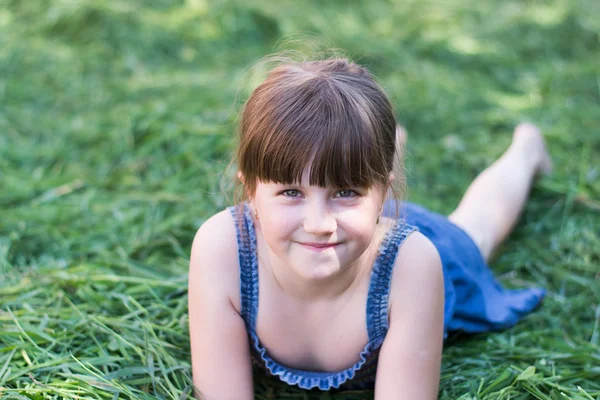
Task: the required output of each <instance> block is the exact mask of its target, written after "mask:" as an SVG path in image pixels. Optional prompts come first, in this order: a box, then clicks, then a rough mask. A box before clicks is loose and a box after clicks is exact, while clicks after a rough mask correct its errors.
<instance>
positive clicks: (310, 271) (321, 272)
mask: <svg viewBox="0 0 600 400" xmlns="http://www.w3.org/2000/svg"><path fill="white" fill-rule="evenodd" d="M295 269H296V273H298V275H300V276H301V277H302V278H304V279H306V280H307V281H322V280H325V279H327V278H330V277H332V276H334V275H336V274H337V273H338V272H340V270H341V268H340V266H339V264H337V265H332V264H325V265H318V266H314V267H312V268H310V267H309V268H295Z"/></svg>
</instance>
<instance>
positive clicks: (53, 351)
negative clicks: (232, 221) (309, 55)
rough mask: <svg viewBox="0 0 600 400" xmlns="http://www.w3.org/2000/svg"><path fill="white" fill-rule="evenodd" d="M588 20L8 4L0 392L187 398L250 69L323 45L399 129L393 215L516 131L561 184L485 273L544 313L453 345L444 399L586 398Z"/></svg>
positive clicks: (188, 3)
mask: <svg viewBox="0 0 600 400" xmlns="http://www.w3.org/2000/svg"><path fill="white" fill-rule="evenodd" d="M599 4H600V3H598V2H597V1H595V0H577V1H575V0H573V1H567V0H560V1H557V2H554V3H547V2H541V1H529V2H522V1H516V0H515V1H503V2H495V1H492V0H484V1H481V2H476V3H473V2H466V1H463V0H458V1H446V2H439V1H429V0H426V1H417V0H409V1H373V2H369V3H368V4H367V3H358V2H321V1H317V0H308V1H306V2H303V3H302V4H301V5H299V4H296V3H290V2H282V3H278V2H277V3H274V2H270V1H266V0H258V1H255V2H252V3H251V4H250V3H243V2H241V1H238V0H231V1H214V2H212V1H206V0H185V1H168V0H167V1H163V0H149V1H137V0H130V1H119V0H106V1H104V0H89V1H59V2H56V1H54V2H53V1H41V2H25V1H18V0H9V1H8V2H6V5H5V6H3V7H2V8H1V9H0V72H1V74H0V99H2V104H1V105H0V276H1V277H2V278H1V279H0V397H2V398H15V399H17V398H19V399H21V398H32V399H41V398H93V399H101V398H102V399H104V398H120V399H155V398H161V399H184V398H191V396H192V394H191V390H192V386H191V385H192V380H191V365H190V350H189V337H188V330H187V329H188V327H187V324H188V319H187V268H188V258H189V251H190V246H191V242H192V240H193V237H194V234H195V232H196V230H197V228H198V227H199V226H200V225H201V224H202V223H203V222H204V221H205V220H206V219H207V218H209V217H210V216H211V215H213V214H214V213H215V212H217V211H219V210H222V209H223V208H224V207H226V206H227V205H229V204H230V203H231V193H230V191H228V188H230V187H231V181H232V179H233V173H234V171H232V170H229V171H227V172H226V173H224V169H225V167H226V165H227V163H228V162H229V160H230V157H231V152H232V150H233V148H234V133H235V129H234V128H235V119H236V115H235V113H236V111H237V110H236V108H235V107H236V106H238V105H239V104H240V102H241V101H242V100H243V99H244V98H245V96H247V94H248V93H249V92H250V91H251V90H252V89H254V88H255V87H256V86H257V85H258V84H259V83H260V82H261V81H262V79H264V76H265V73H266V70H265V66H259V67H257V69H255V70H254V71H249V68H250V67H251V66H252V65H253V64H254V63H255V62H256V61H257V60H258V59H259V58H260V57H262V56H264V55H266V54H269V53H271V52H273V51H274V50H275V49H278V48H281V47H283V48H285V49H290V48H291V49H300V50H307V49H311V48H314V47H318V46H317V45H318V44H319V43H320V44H326V45H328V46H332V47H339V48H342V49H343V50H345V51H347V53H348V54H349V55H350V56H351V57H354V58H355V59H357V60H359V62H360V63H361V64H363V65H365V66H367V67H368V68H369V69H370V70H371V71H372V72H373V74H374V76H376V77H377V79H378V80H379V82H380V83H381V84H382V86H383V87H385V89H386V90H387V92H388V94H389V96H390V98H391V99H392V101H393V104H394V105H395V107H396V111H397V114H398V116H399V119H400V121H401V122H402V123H403V124H404V125H405V126H406V128H407V130H408V133H409V140H408V145H407V149H406V151H407V154H408V157H407V159H406V166H407V169H408V171H407V172H408V184H409V192H408V194H407V197H408V198H409V200H412V201H416V202H420V203H422V204H423V205H425V206H427V207H429V208H432V209H433V210H435V211H439V212H450V211H451V210H452V209H453V208H454V207H455V206H456V204H457V203H458V201H459V199H460V197H461V195H462V193H463V191H464V190H465V189H466V187H467V185H468V183H469V182H470V181H471V180H472V179H473V178H474V177H475V176H476V175H477V173H478V172H479V171H481V170H482V169H483V168H484V167H485V166H487V165H488V164H489V163H490V162H492V161H493V160H494V159H495V158H496V157H498V156H499V155H500V154H501V153H502V151H503V150H504V149H505V148H506V146H508V144H509V143H510V140H511V133H512V129H513V127H514V125H515V124H516V123H517V122H518V121H520V120H530V121H533V122H535V123H538V124H539V125H540V127H541V128H542V130H543V131H544V132H545V133H546V139H547V142H548V147H549V149H550V152H551V154H552V156H553V159H554V163H555V171H554V173H553V175H552V176H549V177H545V178H544V179H542V180H541V181H539V182H538V183H537V185H536V186H535V188H534V189H533V191H532V194H531V201H530V202H529V203H528V205H527V207H526V210H525V212H524V213H523V216H522V219H521V221H520V222H519V224H518V225H517V227H516V229H515V231H514V233H513V234H512V235H511V236H510V237H509V239H508V241H507V242H506V243H505V244H504V245H503V247H502V248H501V251H499V253H498V255H497V257H496V258H495V259H494V260H493V262H492V267H493V269H494V272H495V273H496V274H497V275H498V276H499V277H500V280H501V281H502V283H503V284H505V285H507V286H510V287H525V286H540V287H545V288H547V290H548V297H547V298H546V300H545V301H544V303H543V305H542V306H541V308H540V309H539V310H537V311H536V312H535V313H533V314H532V315H530V316H528V317H527V318H525V319H524V321H523V322H521V323H519V324H518V325H517V326H515V327H514V328H511V329H509V330H506V331H502V332H495V333H490V334H486V335H476V336H474V337H464V336H460V335H451V337H450V338H449V340H448V342H447V344H446V347H445V349H444V355H443V365H442V371H441V381H440V393H439V395H440V396H439V397H440V398H441V399H444V400H454V399H482V400H508V399H529V398H536V399H545V400H546V399H549V400H557V399H567V398H569V399H588V400H589V399H600V383H599V382H600V368H599V367H598V366H599V365H600V348H599V341H600V275H599V274H598V271H599V269H598V265H600V235H599V232H600V179H599V176H600V169H599V167H598V162H597V160H599V159H600V131H599V130H598V127H599V121H600V108H599V107H598V104H599V101H600V78H599V77H598V65H600V22H599V21H600V18H597V15H599V13H600V8H599V7H600V6H599ZM303 35H304V36H303ZM294 37H296V38H298V40H296V41H295V42H294V40H293V39H294ZM236 96H237V97H236ZM255 387H256V398H257V399H260V400H266V399H269V400H271V399H283V400H286V399H287V400H291V399H299V398H303V399H360V400H366V399H372V398H373V392H372V391H362V392H354V393H334V392H332V393H320V392H304V391H301V390H298V389H296V388H294V387H288V386H286V385H284V384H282V383H281V382H279V381H278V380H276V379H272V378H269V377H266V376H264V375H262V374H260V373H258V372H257V373H256V374H255Z"/></svg>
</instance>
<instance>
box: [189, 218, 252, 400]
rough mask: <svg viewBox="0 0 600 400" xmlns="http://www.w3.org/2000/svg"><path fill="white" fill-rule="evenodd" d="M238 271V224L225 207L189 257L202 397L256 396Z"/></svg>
mask: <svg viewBox="0 0 600 400" xmlns="http://www.w3.org/2000/svg"><path fill="white" fill-rule="evenodd" d="M238 271H239V269H238V259H237V243H236V239H235V227H234V225H233V218H232V217H231V215H228V214H227V212H226V211H225V213H223V212H222V213H219V214H217V215H215V216H214V217H212V218H211V219H209V220H208V221H206V222H205V223H204V224H203V225H202V227H200V229H199V230H198V232H197V234H196V237H195V238H194V243H193V245H192V254H191V258H190V275H189V288H188V298H189V300H188V301H189V303H188V307H189V320H190V342H191V350H192V371H193V378H194V386H195V393H196V398H198V399H202V400H229V399H231V400H245V399H253V398H254V394H253V386H252V367H251V362H250V350H249V345H248V338H247V333H246V328H245V326H244V321H243V319H242V317H241V316H240V315H239V313H238V311H237V310H239V272H238ZM236 303H237V304H236ZM236 305H237V308H236Z"/></svg>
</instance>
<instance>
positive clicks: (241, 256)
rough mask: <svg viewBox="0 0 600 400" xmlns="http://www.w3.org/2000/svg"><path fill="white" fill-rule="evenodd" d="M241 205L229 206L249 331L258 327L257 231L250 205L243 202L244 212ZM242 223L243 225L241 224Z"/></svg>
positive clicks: (242, 301)
mask: <svg viewBox="0 0 600 400" xmlns="http://www.w3.org/2000/svg"><path fill="white" fill-rule="evenodd" d="M239 207H240V206H233V207H229V211H230V212H231V215H232V216H233V220H234V221H235V227H236V232H237V235H236V237H237V245H238V261H239V264H240V302H241V306H242V307H241V308H242V309H241V315H242V319H243V320H244V322H245V324H246V329H247V330H248V331H252V332H254V330H255V329H256V316H257V315H258V259H257V257H256V233H255V231H254V224H253V222H252V216H251V212H250V207H248V205H247V203H243V207H244V209H243V214H242V215H240V209H239ZM240 224H241V225H240Z"/></svg>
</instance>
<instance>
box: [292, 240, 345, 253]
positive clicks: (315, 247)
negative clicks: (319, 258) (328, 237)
mask: <svg viewBox="0 0 600 400" xmlns="http://www.w3.org/2000/svg"><path fill="white" fill-rule="evenodd" d="M299 243H300V242H299ZM300 244H301V245H302V247H304V248H306V249H308V250H312V251H325V250H329V249H335V248H336V247H337V246H339V245H340V244H341V243H300Z"/></svg>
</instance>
